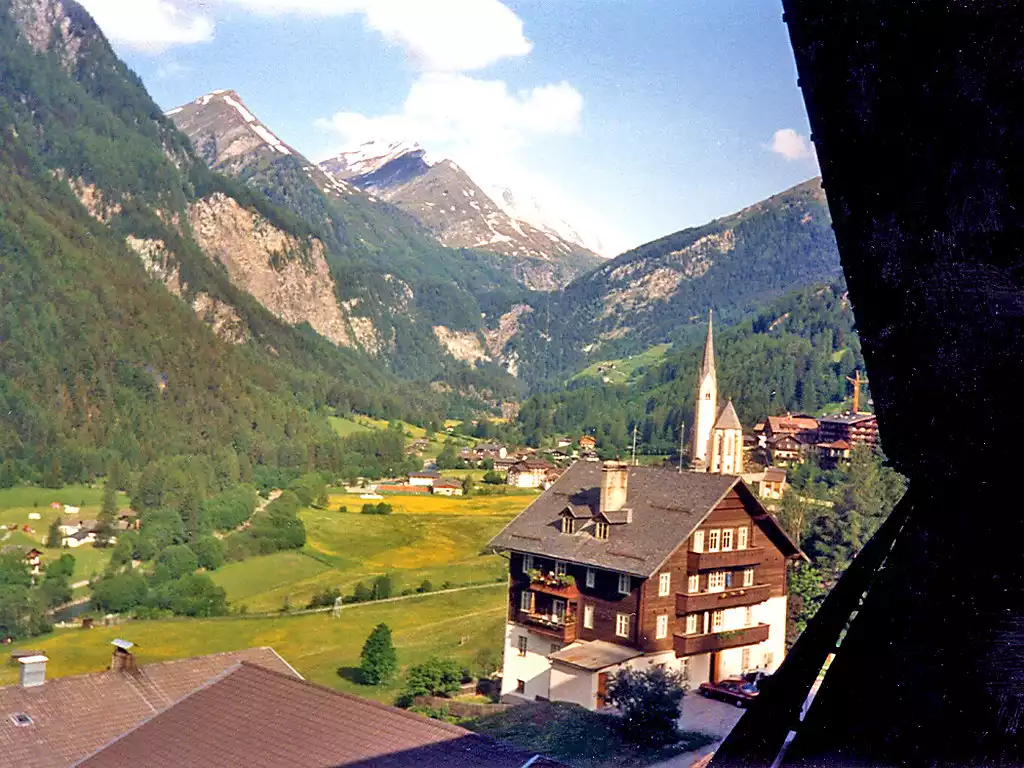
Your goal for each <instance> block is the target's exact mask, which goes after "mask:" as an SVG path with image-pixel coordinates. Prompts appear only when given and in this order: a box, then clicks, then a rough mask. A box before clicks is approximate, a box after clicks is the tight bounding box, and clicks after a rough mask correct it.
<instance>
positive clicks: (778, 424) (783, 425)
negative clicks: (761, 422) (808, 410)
mask: <svg viewBox="0 0 1024 768" xmlns="http://www.w3.org/2000/svg"><path fill="white" fill-rule="evenodd" d="M767 422H768V428H769V429H771V431H772V432H776V433H777V432H813V431H814V430H816V429H817V428H818V420H817V419H815V418H813V417H812V416H769V417H768V419H767Z"/></svg>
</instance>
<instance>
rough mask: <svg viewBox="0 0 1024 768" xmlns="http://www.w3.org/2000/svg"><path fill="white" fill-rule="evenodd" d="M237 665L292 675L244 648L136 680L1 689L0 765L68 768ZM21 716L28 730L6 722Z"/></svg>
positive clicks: (144, 668)
mask: <svg viewBox="0 0 1024 768" xmlns="http://www.w3.org/2000/svg"><path fill="white" fill-rule="evenodd" d="M240 661H246V662H252V663H254V664H258V665H260V666H262V667H266V668H270V669H275V670H278V671H280V672H282V673H285V674H291V675H295V672H294V670H292V668H291V667H290V666H288V664H287V663H286V662H285V661H284V660H283V659H282V658H281V657H280V656H278V655H277V654H276V653H275V652H274V650H273V649H272V648H250V649H248V650H244V651H235V652H231V653H214V654H210V655H208V656H199V657H196V658H191V659H179V660H177V661H165V662H161V663H156V664H144V665H140V667H139V671H138V674H131V673H125V672H121V671H103V672H94V673H92V674H86V675H76V676H74V677H60V678H52V679H48V680H47V681H46V682H45V683H44V684H43V685H41V686H38V687H34V688H21V687H20V686H17V685H12V686H7V687H5V688H0V765H4V766H8V765H10V766H17V767H18V768H58V767H59V768H64V767H65V766H68V765H72V764H73V763H75V761H77V760H80V759H82V758H83V757H85V756H86V755H88V754H90V753H91V752H93V751H94V750H96V749H98V748H100V747H102V746H103V745H104V744H107V743H109V742H110V741H112V740H113V739H115V738H117V737H118V736H120V735H121V734H123V733H124V732H126V731H128V730H130V729H131V728H134V727H135V726H137V725H138V724H139V723H141V722H143V721H144V720H146V719H147V718H150V717H152V716H153V715H155V714H156V713H157V712H160V711H162V710H164V709H166V708H167V707H169V706H171V705H172V704H174V703H175V702H177V701H179V700H181V699H182V697H184V696H186V695H188V694H189V693H191V692H192V691H194V690H195V689H196V688H198V687H200V686H201V685H202V684H203V683H205V682H207V681H208V680H210V679H212V678H214V677H216V676H217V675H219V674H221V673H222V672H224V671H225V670H226V669H229V668H230V667H232V666H234V665H236V664H238V662H240ZM52 663H53V660H52V659H51V664H52ZM21 712H23V713H25V714H27V715H28V716H29V717H31V718H32V724H31V725H27V726H17V725H15V724H14V723H13V722H12V721H11V719H10V715H13V714H15V713H21Z"/></svg>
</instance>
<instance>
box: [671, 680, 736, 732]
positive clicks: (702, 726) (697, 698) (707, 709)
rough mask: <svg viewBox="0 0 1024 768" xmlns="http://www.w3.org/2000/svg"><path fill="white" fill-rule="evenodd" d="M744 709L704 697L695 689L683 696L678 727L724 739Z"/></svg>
mask: <svg viewBox="0 0 1024 768" xmlns="http://www.w3.org/2000/svg"><path fill="white" fill-rule="evenodd" d="M745 711H746V710H744V709H741V708H740V707H736V706H733V705H732V704H726V703H725V702H722V701H715V700H714V699H705V698H704V697H703V696H701V695H700V694H699V693H697V692H696V691H690V692H689V693H687V694H686V696H685V698H683V705H682V707H681V710H680V714H679V729H680V730H682V731H701V732H702V733H706V734H708V735H710V736H717V737H718V738H719V739H724V738H725V737H726V736H728V735H729V731H731V730H732V729H733V726H734V725H736V723H737V722H739V719H740V717H742V716H743V713H744V712H745Z"/></svg>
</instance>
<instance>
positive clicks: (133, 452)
mask: <svg viewBox="0 0 1024 768" xmlns="http://www.w3.org/2000/svg"><path fill="white" fill-rule="evenodd" d="M216 209H220V210H221V211H226V212H229V213H230V214H231V215H232V216H233V217H234V218H233V219H232V220H233V221H235V222H243V223H244V222H247V223H248V225H249V226H250V227H251V228H252V229H253V230H256V231H258V232H259V237H257V238H254V243H255V244H252V243H250V244H249V246H250V248H251V250H252V251H253V253H258V251H259V249H260V248H262V249H264V251H263V252H264V254H265V259H266V260H267V261H273V262H274V263H273V264H272V265H271V271H272V270H273V269H278V270H293V271H294V272H295V273H296V274H300V275H307V276H313V277H315V275H316V274H317V271H318V270H321V269H322V266H323V265H322V259H323V255H322V244H321V241H320V240H319V239H318V238H317V237H316V236H314V233H313V232H312V231H311V229H310V227H309V226H307V225H305V224H304V223H302V222H301V221H300V220H299V219H297V218H296V217H295V216H293V215H292V214H290V213H286V212H284V211H282V210H280V209H277V208H275V207H274V206H272V205H271V204H269V203H268V202H267V201H266V200H265V199H263V198H262V197H261V196H259V195H258V194H256V193H253V192H250V191H248V190H246V189H245V188H244V187H241V186H238V185H236V184H235V183H234V182H231V181H228V180H226V179H224V178H222V177H220V176H217V175H215V174H212V173H211V172H210V171H208V170H207V168H206V166H205V164H204V163H202V162H201V161H200V160H199V159H198V158H197V157H196V156H195V155H194V154H193V152H192V150H191V148H190V147H189V144H188V140H187V139H186V138H185V137H184V136H183V135H182V134H181V133H179V132H178V131H177V130H176V129H175V128H174V126H173V125H172V124H171V123H170V121H168V120H166V119H165V118H164V116H163V114H162V113H161V111H160V109H159V108H158V107H157V106H156V105H155V104H154V103H153V102H152V100H151V99H150V98H149V96H148V95H147V93H146V91H145V89H144V88H143V87H142V85H141V83H140V82H139V80H138V79H137V78H136V76H135V75H134V74H132V73H131V72H130V71H129V70H128V69H127V67H125V66H124V65H123V64H122V63H121V62H120V61H119V60H118V59H117V58H116V57H115V56H114V54H113V53H112V51H111V49H110V47H109V45H108V44H107V42H106V40H105V38H104V37H103V36H102V34H101V33H100V32H99V30H98V28H97V27H96V26H95V24H94V23H93V22H92V20H91V18H90V17H89V16H88V15H87V14H86V13H85V12H84V11H83V10H82V9H81V7H79V6H78V5H77V4H76V3H74V2H70V1H68V0H32V1H31V2H30V1H29V0H0V274H2V280H0V301H2V305H3V311H2V314H0V338H2V340H3V343H2V344H0V460H2V461H3V464H2V467H3V470H2V475H3V477H2V479H3V480H4V481H5V482H7V483H9V482H11V481H13V480H16V479H17V478H18V477H33V478H37V479H38V478H39V476H40V473H42V476H43V477H44V479H48V481H50V482H60V481H61V480H78V479H81V478H82V477H85V476H87V475H88V474H89V473H95V472H96V471H99V470H100V469H101V468H102V467H103V466H104V463H105V462H106V461H107V460H108V459H111V458H117V459H121V460H125V461H127V462H128V463H129V464H131V465H134V466H139V465H141V464H143V463H145V462H147V461H150V460H152V459H154V458H155V457H157V456H168V455H173V454H195V453H205V454H209V453H211V452H215V451H231V452H236V451H237V453H238V454H239V455H240V456H244V457H245V460H246V461H252V462H254V463H263V464H266V465H271V466H273V465H282V466H301V467H304V468H305V467H325V468H326V467H329V466H331V465H332V463H335V462H337V460H338V457H339V456H340V455H341V454H342V453H343V452H344V450H345V447H344V445H343V444H342V443H341V442H339V440H338V438H337V437H336V436H335V435H334V434H333V433H332V432H331V431H330V429H329V428H328V425H327V422H326V419H325V418H324V417H323V416H322V415H321V414H322V413H323V411H324V409H326V408H329V407H331V408H335V409H337V410H338V411H340V412H346V411H350V410H357V411H360V412H363V413H368V414H375V415H378V416H381V417H386V418H387V417H406V418H409V419H415V420H420V419H423V418H428V417H432V416H433V417H443V415H444V412H445V410H446V403H444V402H442V400H441V398H440V397H438V396H437V395H435V394H433V393H431V392H430V391H429V390H428V389H427V388H425V387H421V386H413V385H409V384H406V383H405V382H402V381H401V380H399V379H397V378H395V377H394V376H392V375H390V374H385V373H383V372H382V371H381V370H380V368H379V366H377V365H376V364H374V363H373V362H372V361H370V360H369V359H368V358H366V357H365V356H364V355H363V354H361V353H359V352H358V351H355V350H349V349H343V348H339V347H338V346H336V345H335V344H332V343H330V342H328V341H326V340H325V339H324V338H323V336H329V335H330V332H331V330H332V328H337V325H335V321H337V322H338V323H341V324H342V325H343V324H344V320H345V318H344V317H338V316H335V317H333V318H330V317H328V318H325V317H323V316H311V317H306V318H298V317H276V316H275V315H274V314H272V313H271V312H269V311H267V309H265V308H264V306H262V305H261V303H260V302H259V301H257V300H256V299H254V298H253V296H252V295H250V294H249V293H247V292H245V291H243V290H240V289H239V288H238V287H236V286H235V285H234V284H233V283H232V281H231V279H229V275H228V267H227V266H226V265H225V264H224V263H223V261H222V260H221V258H220V255H219V254H218V253H216V252H215V250H214V251H212V250H207V251H204V250H203V249H202V248H201V247H200V245H199V243H198V242H197V240H199V241H203V240H204V238H205V239H210V238H212V237H213V236H214V235H215V234H216V227H217V220H216V217H215V216H212V214H213V213H214V212H215V210H216ZM204 228H206V230H205V234H204V233H203V229H204ZM261 238H262V240H261ZM315 282H316V280H315V279H313V278H312V277H311V278H310V284H313V283H315ZM318 324H319V325H320V328H318V329H317V330H319V331H320V334H323V336H322V335H320V334H318V333H315V332H314V331H313V327H316V325H318ZM311 326H313V327H311Z"/></svg>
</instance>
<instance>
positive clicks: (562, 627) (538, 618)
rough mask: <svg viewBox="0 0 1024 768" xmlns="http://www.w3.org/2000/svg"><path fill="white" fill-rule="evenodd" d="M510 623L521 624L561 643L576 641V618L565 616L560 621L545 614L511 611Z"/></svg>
mask: <svg viewBox="0 0 1024 768" xmlns="http://www.w3.org/2000/svg"><path fill="white" fill-rule="evenodd" d="M512 621H514V622H515V623H517V624H523V625H524V626H527V627H529V628H530V629H531V630H533V631H534V632H540V633H541V634H542V635H547V636H549V637H553V638H555V639H556V640H560V641H561V642H563V643H571V642H573V641H574V640H575V639H576V617H575V616H566V617H565V618H563V619H562V620H561V621H558V620H556V619H553V618H552V617H551V616H549V615H546V614H538V613H528V612H526V611H513V614H512Z"/></svg>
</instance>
